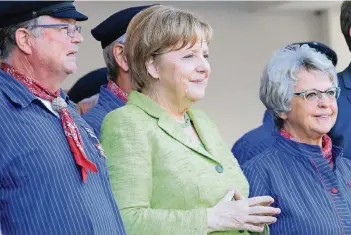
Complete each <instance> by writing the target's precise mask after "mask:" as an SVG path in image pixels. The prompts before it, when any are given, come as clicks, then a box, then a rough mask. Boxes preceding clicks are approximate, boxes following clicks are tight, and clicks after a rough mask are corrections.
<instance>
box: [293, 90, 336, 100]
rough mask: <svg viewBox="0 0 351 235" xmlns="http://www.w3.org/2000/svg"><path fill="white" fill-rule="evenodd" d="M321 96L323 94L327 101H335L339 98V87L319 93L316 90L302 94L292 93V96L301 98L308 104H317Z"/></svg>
mask: <svg viewBox="0 0 351 235" xmlns="http://www.w3.org/2000/svg"><path fill="white" fill-rule="evenodd" d="M322 94H324V95H325V96H326V97H327V99H328V100H329V101H334V100H337V99H338V98H339V96H340V88H339V87H331V88H329V89H328V90H326V91H320V90H317V89H310V90H306V91H302V92H296V93H294V96H303V97H304V99H305V100H306V101H308V102H311V103H313V102H318V101H319V100H320V99H322Z"/></svg>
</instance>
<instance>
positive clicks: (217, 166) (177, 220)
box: [101, 5, 280, 235]
mask: <svg viewBox="0 0 351 235" xmlns="http://www.w3.org/2000/svg"><path fill="white" fill-rule="evenodd" d="M211 35H212V28H211V27H210V26H209V25H208V24H206V23H204V22H203V21H201V20H200V19H198V18H197V17H195V16H194V15H193V14H191V13H188V12H184V11H181V10H177V9H174V8H171V7H167V6H160V5H159V6H153V7H151V8H148V9H146V10H144V11H142V12H140V13H139V14H138V15H136V16H135V17H134V19H133V20H132V21H131V22H130V24H129V26H128V30H127V37H126V44H125V48H124V49H125V55H126V59H127V61H128V66H129V70H130V74H131V80H132V84H133V86H134V89H135V91H132V92H131V94H130V95H129V98H128V103H127V104H126V106H125V107H122V108H119V109H118V110H115V111H113V112H111V113H110V114H108V116H107V117H106V119H105V120H104V122H103V126H102V130H101V131H102V135H101V141H102V145H103V147H104V149H105V151H106V154H107V156H108V164H109V173H110V177H111V184H112V188H113V192H114V194H115V197H116V200H117V203H118V205H119V208H120V210H121V214H122V217H123V221H124V223H125V227H126V230H127V233H128V234H129V235H144V234H145V235H204V234H207V233H211V232H213V234H218V235H219V234H228V235H229V234H233V235H234V234H248V233H247V231H253V232H262V231H263V230H264V227H265V224H270V223H274V222H275V221H276V218H275V217H274V215H275V214H277V213H280V210H279V209H277V208H273V207H270V206H269V205H270V204H271V203H272V202H273V199H272V198H271V197H268V196H263V197H256V198H250V199H247V196H248V189H249V186H248V183H247V180H246V178H245V177H244V175H243V173H242V171H241V170H240V167H239V165H238V163H237V161H236V160H235V158H234V157H233V156H232V154H231V152H230V150H229V148H228V147H227V146H226V144H225V143H224V141H223V140H222V138H221V136H220V134H219V132H218V130H217V127H216V126H215V125H214V123H213V122H212V121H211V120H210V119H209V118H208V117H207V115H205V114H204V113H203V112H201V111H199V110H197V109H193V108H191V105H192V104H193V103H194V102H196V101H198V100H200V99H202V98H203V97H204V94H205V88H206V86H207V81H208V78H209V74H210V70H211V69H210V64H209V62H208V44H209V42H210V40H211ZM228 191H229V192H228Z"/></svg>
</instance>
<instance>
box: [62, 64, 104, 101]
mask: <svg viewBox="0 0 351 235" xmlns="http://www.w3.org/2000/svg"><path fill="white" fill-rule="evenodd" d="M107 83H108V80H107V68H100V69H96V70H94V71H91V72H89V73H88V74H86V75H84V76H83V77H82V78H80V79H79V80H78V81H77V82H76V83H75V84H74V85H73V86H72V88H71V89H70V90H69V91H68V96H69V98H70V99H71V100H72V101H73V102H75V103H78V102H79V101H81V100H83V99H85V98H88V97H91V96H93V95H95V94H97V93H99V92H100V86H102V85H105V84H107Z"/></svg>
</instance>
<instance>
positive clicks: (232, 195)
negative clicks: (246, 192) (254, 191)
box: [221, 188, 243, 202]
mask: <svg viewBox="0 0 351 235" xmlns="http://www.w3.org/2000/svg"><path fill="white" fill-rule="evenodd" d="M233 198H234V199H235V200H240V199H243V197H242V196H241V194H240V193H239V191H237V190H236V189H235V188H233V189H232V190H230V191H229V192H228V193H227V194H226V195H225V196H224V197H223V199H222V200H221V201H222V202H230V201H231V200H232V199H233Z"/></svg>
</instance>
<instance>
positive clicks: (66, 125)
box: [1, 63, 98, 182]
mask: <svg viewBox="0 0 351 235" xmlns="http://www.w3.org/2000/svg"><path fill="white" fill-rule="evenodd" d="M1 69H2V70H4V71H5V72H7V73H8V74H10V75H11V76H12V77H13V78H15V79H16V80H18V81H19V82H21V83H22V84H23V85H25V86H26V87H27V88H28V89H29V90H30V92H32V93H33V94H34V95H35V96H37V97H40V98H42V99H44V100H48V101H50V102H52V101H53V100H54V99H55V98H57V97H59V96H60V90H58V91H56V92H55V93H54V94H53V93H51V92H50V91H48V90H46V89H45V88H43V87H42V86H40V85H39V84H38V83H37V82H36V81H35V80H34V79H32V78H29V77H26V76H24V75H23V74H21V73H19V72H17V71H16V70H15V69H14V68H12V67H10V66H9V65H8V64H5V63H2V64H1ZM58 113H59V115H60V118H61V122H62V126H63V129H64V132H65V135H66V138H67V141H68V144H69V146H70V148H71V150H72V152H73V156H74V160H75V161H76V164H77V165H79V166H80V167H81V169H82V178H83V182H86V180H87V177H88V171H87V169H89V170H91V171H93V172H97V171H98V170H97V168H96V166H95V164H94V163H93V162H91V161H89V159H88V158H87V157H86V155H85V152H84V149H83V144H82V140H81V137H80V134H79V131H78V128H77V126H76V123H75V122H74V119H73V117H72V115H71V113H70V111H69V110H68V108H67V107H66V108H61V109H60V110H59V111H58Z"/></svg>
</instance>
